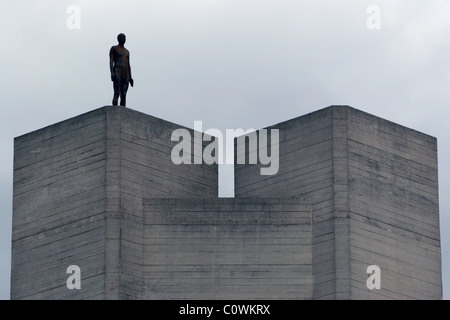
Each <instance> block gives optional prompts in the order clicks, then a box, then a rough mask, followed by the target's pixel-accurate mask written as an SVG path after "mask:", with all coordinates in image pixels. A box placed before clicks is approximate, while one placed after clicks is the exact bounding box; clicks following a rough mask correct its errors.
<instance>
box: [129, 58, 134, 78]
mask: <svg viewBox="0 0 450 320" xmlns="http://www.w3.org/2000/svg"><path fill="white" fill-rule="evenodd" d="M128 74H129V75H130V84H131V86H134V80H133V77H132V76H131V64H130V53H128Z"/></svg>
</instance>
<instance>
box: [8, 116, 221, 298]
mask: <svg viewBox="0 0 450 320" xmlns="http://www.w3.org/2000/svg"><path fill="white" fill-rule="evenodd" d="M177 128H180V126H178V125H176V124H173V123H169V122H167V121H164V120H160V119H157V118H154V117H151V116H148V115H145V114H142V113H139V112H136V111H133V110H131V109H125V108H119V107H103V108H100V109H97V110H94V111H92V112H89V113H86V114H84V115H81V116H78V117H75V118H73V119H69V120H66V121H63V122H61V123H57V124H54V125H52V126H49V127H47V128H44V129H41V130H37V131H35V132H31V133H29V134H26V135H23V136H20V137H17V138H16V139H15V141H14V195H13V198H14V199H13V232H12V263H11V268H12V270H11V298H12V299H22V298H28V299H45V298H59V299H64V298H86V299H88V298H93V299H103V298H107V299H108V298H111V299H117V298H138V297H139V295H140V293H141V292H142V285H141V282H140V280H141V279H140V276H141V272H140V269H139V268H137V266H140V264H141V262H142V254H141V253H140V251H136V250H135V249H136V248H139V245H140V244H139V242H138V243H136V242H135V241H136V239H135V233H136V232H139V230H142V223H141V222H142V198H143V197H190V198H192V197H214V196H217V190H218V186H217V166H206V165H186V166H184V165H178V166H177V165H174V164H173V163H172V161H171V159H170V150H171V149H172V147H173V146H174V145H175V144H176V142H172V141H170V136H171V134H172V131H173V130H175V129H177ZM190 132H193V131H192V130H190ZM133 250H134V251H133ZM72 264H75V265H78V266H79V267H80V268H81V272H82V277H83V279H84V280H83V285H82V290H68V289H67V288H66V279H67V277H68V276H69V275H67V274H66V269H67V267H68V266H69V265H72Z"/></svg>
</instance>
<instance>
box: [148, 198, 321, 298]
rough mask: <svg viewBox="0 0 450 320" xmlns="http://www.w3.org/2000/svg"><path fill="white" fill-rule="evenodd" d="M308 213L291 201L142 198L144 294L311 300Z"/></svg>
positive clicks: (308, 211)
mask: <svg viewBox="0 0 450 320" xmlns="http://www.w3.org/2000/svg"><path fill="white" fill-rule="evenodd" d="M311 252H312V250H311V212H310V210H309V207H308V206H305V205H303V204H302V203H301V202H300V201H299V200H295V199H294V200H291V199H145V200H144V235H143V255H144V260H143V268H142V272H143V281H144V285H145V291H144V296H143V298H145V299H194V300H195V299H312V292H313V281H312V254H311Z"/></svg>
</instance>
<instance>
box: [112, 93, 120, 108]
mask: <svg viewBox="0 0 450 320" xmlns="http://www.w3.org/2000/svg"><path fill="white" fill-rule="evenodd" d="M118 100H119V95H118V94H115V95H114V97H113V101H112V105H113V106H117V102H118Z"/></svg>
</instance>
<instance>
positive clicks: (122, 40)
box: [117, 33, 127, 45]
mask: <svg viewBox="0 0 450 320" xmlns="http://www.w3.org/2000/svg"><path fill="white" fill-rule="evenodd" d="M126 40H127V38H126V37H125V35H124V34H123V33H121V34H119V35H118V36H117V41H119V44H121V45H123V44H124V43H125V41H126Z"/></svg>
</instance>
